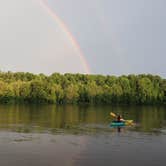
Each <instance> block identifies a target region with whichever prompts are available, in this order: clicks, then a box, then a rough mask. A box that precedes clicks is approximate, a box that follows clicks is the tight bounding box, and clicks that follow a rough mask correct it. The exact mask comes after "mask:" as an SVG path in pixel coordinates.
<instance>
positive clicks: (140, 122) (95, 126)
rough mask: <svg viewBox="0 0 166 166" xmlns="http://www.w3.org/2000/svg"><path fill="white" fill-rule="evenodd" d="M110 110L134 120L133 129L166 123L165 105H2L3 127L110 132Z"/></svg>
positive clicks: (0, 120) (0, 126)
mask: <svg viewBox="0 0 166 166" xmlns="http://www.w3.org/2000/svg"><path fill="white" fill-rule="evenodd" d="M110 112H115V113H120V114H121V115H122V116H123V117H124V118H125V119H133V120H134V122H135V123H136V126H135V127H132V128H130V129H129V130H134V131H138V132H155V131H157V130H159V129H161V128H164V126H166V111H165V107H148V106H146V107H139V106H137V107H127V106H123V107H110V106H71V105H65V106H55V105H0V130H10V131H15V132H23V133H31V132H39V133H40V132H49V133H53V134H54V133H72V134H81V133H98V132H110V131H111V130H110V128H109V123H110V122H111V117H110V115H109V113H110ZM117 131H118V132H120V131H121V129H120V128H117Z"/></svg>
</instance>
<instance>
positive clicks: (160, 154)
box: [0, 105, 166, 166]
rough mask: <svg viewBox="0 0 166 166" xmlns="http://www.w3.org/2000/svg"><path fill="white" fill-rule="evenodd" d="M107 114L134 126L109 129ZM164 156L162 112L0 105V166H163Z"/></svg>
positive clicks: (165, 134) (165, 111) (165, 136)
mask: <svg viewBox="0 0 166 166" xmlns="http://www.w3.org/2000/svg"><path fill="white" fill-rule="evenodd" d="M111 111H112V112H115V113H121V114H122V115H123V117H124V118H125V119H133V120H134V121H135V123H136V124H135V126H133V127H124V128H122V129H121V132H118V131H117V129H116V128H110V127H109V123H110V122H111V118H110V116H109V113H110V112H111ZM165 154H166V108H165V107H148V106H146V107H139V106H137V107H127V106H123V107H110V106H70V105H68V106H50V105H49V106H47V105H43V106H39V105H38V106H37V105H0V166H9V165H14V166H37V165H39V166H55V165H57V166H66V165H67V166H68V165H69V166H70V165H71V166H84V165H86V166H88V165H90V166H93V165H94V166H100V165H101V166H107V165H108V166H110V165H113V166H114V165H116V166H120V165H123V166H130V165H132V166H133V165H134V166H137V165H139V166H140V165H146V166H147V165H150V166H156V165H159V166H162V165H163V166H165V165H166V157H165Z"/></svg>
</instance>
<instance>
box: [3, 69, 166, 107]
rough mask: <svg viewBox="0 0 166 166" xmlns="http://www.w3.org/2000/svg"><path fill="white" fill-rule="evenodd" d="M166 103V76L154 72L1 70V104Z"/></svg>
mask: <svg viewBox="0 0 166 166" xmlns="http://www.w3.org/2000/svg"><path fill="white" fill-rule="evenodd" d="M24 102H25V103H27V102H28V103H52V104H66V103H72V104H77V103H86V104H110V105H123V104H125V105H135V104H146V105H147V104H148V105H151V104H153V105H154V104H166V79H163V78H161V77H160V76H157V75H151V74H146V75H145V74H140V75H133V74H132V75H128V76H125V75H123V76H119V77H116V76H110V75H108V76H104V75H84V74H69V73H68V74H64V75H62V74H59V73H53V74H52V75H50V76H46V75H44V74H38V75H36V74H32V73H24V72H17V73H13V72H0V103H24Z"/></svg>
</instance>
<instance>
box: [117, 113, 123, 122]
mask: <svg viewBox="0 0 166 166" xmlns="http://www.w3.org/2000/svg"><path fill="white" fill-rule="evenodd" d="M117 122H124V119H123V118H122V116H121V115H120V114H119V115H118V116H117Z"/></svg>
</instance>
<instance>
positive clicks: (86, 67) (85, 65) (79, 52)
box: [39, 0, 92, 74]
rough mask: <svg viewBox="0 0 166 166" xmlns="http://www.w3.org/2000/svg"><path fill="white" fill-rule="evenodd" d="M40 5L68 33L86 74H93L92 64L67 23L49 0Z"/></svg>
mask: <svg viewBox="0 0 166 166" xmlns="http://www.w3.org/2000/svg"><path fill="white" fill-rule="evenodd" d="M39 2H40V6H41V7H42V8H43V9H44V10H45V11H46V12H47V13H48V14H49V15H50V16H51V17H52V18H53V19H54V20H55V21H56V23H57V24H58V25H59V26H60V28H61V29H62V30H63V32H64V33H65V34H66V36H67V38H68V40H69V41H70V43H71V44H72V46H73V48H74V49H75V50H76V52H77V55H78V56H79V58H80V61H81V63H82V65H83V68H84V70H85V74H91V73H92V72H91V69H90V66H89V64H88V62H87V60H86V58H85V56H84V54H83V52H82V50H81V48H80V46H79V44H78V42H77V40H76V39H75V37H74V36H73V35H72V33H71V32H70V31H69V29H68V27H67V25H65V23H64V22H63V21H62V20H61V18H60V17H59V16H58V15H57V14H56V13H55V11H53V10H52V9H51V8H50V7H49V5H48V3H47V0H40V1H39Z"/></svg>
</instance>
